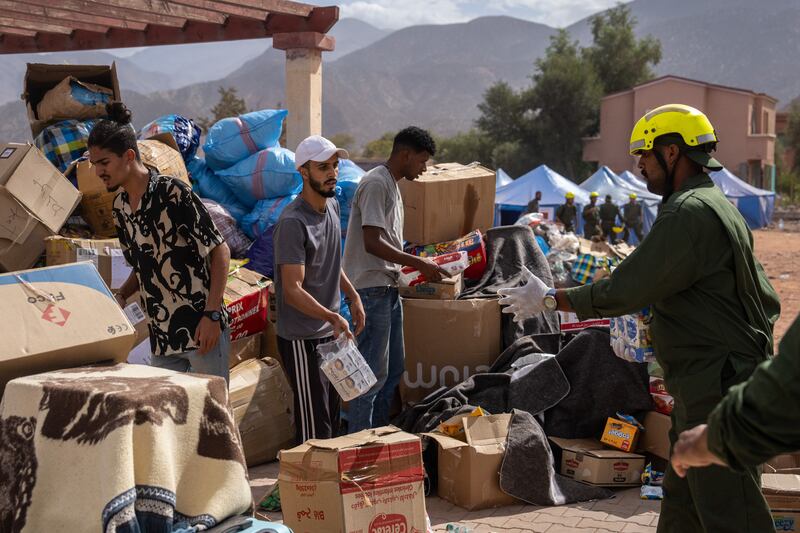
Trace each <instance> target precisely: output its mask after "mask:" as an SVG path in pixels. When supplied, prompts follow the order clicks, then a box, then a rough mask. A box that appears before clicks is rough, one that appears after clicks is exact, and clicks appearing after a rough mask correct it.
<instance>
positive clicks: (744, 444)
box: [708, 317, 800, 471]
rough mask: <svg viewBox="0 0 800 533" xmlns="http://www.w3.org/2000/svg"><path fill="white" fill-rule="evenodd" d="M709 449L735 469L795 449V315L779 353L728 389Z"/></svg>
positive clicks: (799, 384)
mask: <svg viewBox="0 0 800 533" xmlns="http://www.w3.org/2000/svg"><path fill="white" fill-rule="evenodd" d="M708 448H709V449H710V450H711V451H712V452H714V454H715V455H717V456H718V457H721V458H723V459H724V460H725V462H726V463H728V464H729V465H730V466H731V468H733V469H735V470H740V471H741V470H746V469H747V468H748V467H752V466H755V465H759V464H761V463H763V462H764V461H766V460H767V459H769V458H771V457H774V456H776V455H779V454H781V453H787V452H794V451H796V450H800V317H798V318H796V319H795V321H794V323H792V325H791V326H790V327H789V330H788V331H787V332H786V336H784V337H783V340H782V341H781V346H780V353H779V354H778V355H777V356H776V357H775V358H773V359H771V360H770V361H767V362H766V363H763V364H761V365H760V366H759V367H758V368H757V369H756V371H755V372H753V375H752V376H751V377H750V379H749V380H748V381H747V382H746V383H743V384H741V385H736V386H735V387H731V389H730V390H729V391H728V394H727V395H726V396H725V398H724V399H723V400H722V401H721V402H720V403H719V405H717V407H716V409H714V411H713V412H712V413H711V416H710V417H709V418H708Z"/></svg>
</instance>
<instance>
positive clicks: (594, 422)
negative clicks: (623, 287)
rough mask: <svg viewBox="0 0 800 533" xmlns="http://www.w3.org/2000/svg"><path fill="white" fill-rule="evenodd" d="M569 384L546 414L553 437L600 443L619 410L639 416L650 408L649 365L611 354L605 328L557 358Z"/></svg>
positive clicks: (587, 333) (582, 338)
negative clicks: (568, 389)
mask: <svg viewBox="0 0 800 533" xmlns="http://www.w3.org/2000/svg"><path fill="white" fill-rule="evenodd" d="M556 360H557V361H558V364H559V366H560V367H561V368H562V369H563V371H564V374H566V376H567V380H568V381H569V384H570V389H571V390H570V393H569V394H568V395H567V397H566V398H564V399H563V400H561V401H560V402H558V404H557V405H556V406H555V407H553V408H552V409H549V410H548V411H547V412H545V414H544V420H545V423H544V430H545V433H547V434H548V435H549V436H551V437H563V438H567V439H581V438H592V439H597V438H600V435H601V434H602V432H603V428H604V427H605V423H606V418H608V417H609V416H614V414H615V413H616V412H617V411H623V412H625V413H626V414H629V415H633V416H638V415H640V414H643V413H644V412H645V411H650V410H652V409H653V400H652V398H651V397H650V393H649V379H650V378H649V377H648V375H647V365H644V364H640V363H629V362H627V361H624V360H622V359H620V358H619V357H617V356H616V355H614V352H613V350H612V348H611V343H610V338H609V333H608V329H604V328H590V329H586V330H584V331H582V332H580V333H579V334H578V335H577V336H576V337H575V338H574V339H572V341H570V342H569V343H568V344H567V345H566V346H564V348H563V349H562V350H561V351H560V352H559V353H558V355H556Z"/></svg>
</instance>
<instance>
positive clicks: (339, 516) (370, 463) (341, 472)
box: [278, 426, 426, 533]
mask: <svg viewBox="0 0 800 533" xmlns="http://www.w3.org/2000/svg"><path fill="white" fill-rule="evenodd" d="M279 457H280V461H281V465H280V473H279V474H278V485H279V488H280V492H281V506H282V507H283V520H284V524H285V525H287V526H288V527H290V528H291V529H292V531H294V533H384V532H398V533H399V532H407V533H411V532H413V531H417V532H424V531H426V523H425V519H426V513H425V494H424V488H423V468H422V447H421V443H420V439H419V437H417V436H416V435H411V434H409V433H404V432H402V431H400V430H399V429H397V428H395V427H391V426H388V427H382V428H377V429H370V430H365V431H361V432H359V433H354V434H352V435H347V436H344V437H339V438H336V439H326V440H310V441H308V442H306V443H305V444H302V445H300V446H298V447H296V448H292V449H291V450H284V451H282V452H281V453H280V455H279Z"/></svg>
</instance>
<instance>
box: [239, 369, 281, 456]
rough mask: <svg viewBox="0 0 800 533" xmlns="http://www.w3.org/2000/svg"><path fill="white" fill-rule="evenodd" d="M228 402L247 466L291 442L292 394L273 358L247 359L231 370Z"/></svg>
mask: <svg viewBox="0 0 800 533" xmlns="http://www.w3.org/2000/svg"><path fill="white" fill-rule="evenodd" d="M229 390H230V393H229V396H230V402H231V409H232V410H233V418H234V421H235V422H236V426H237V427H238V428H239V434H240V435H241V437H242V446H243V447H244V456H245V460H246V462H247V465H248V466H253V465H258V464H261V463H265V462H267V461H272V460H274V459H275V458H276V457H277V456H278V452H279V451H280V450H283V449H286V448H289V447H290V446H292V445H293V444H294V435H295V427H294V414H293V410H294V393H293V392H292V389H291V387H290V386H289V382H288V381H287V380H286V375H285V374H284V372H283V369H282V368H281V366H280V364H278V362H277V361H276V360H275V359H271V358H269V357H265V358H264V359H250V360H247V361H245V362H243V363H242V364H240V365H236V367H234V368H233V370H231V377H230V387H229Z"/></svg>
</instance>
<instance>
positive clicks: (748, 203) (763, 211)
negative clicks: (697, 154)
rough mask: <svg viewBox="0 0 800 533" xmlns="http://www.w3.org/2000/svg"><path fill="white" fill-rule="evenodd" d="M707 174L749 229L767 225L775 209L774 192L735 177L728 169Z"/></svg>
mask: <svg viewBox="0 0 800 533" xmlns="http://www.w3.org/2000/svg"><path fill="white" fill-rule="evenodd" d="M709 176H711V179H712V180H714V183H716V184H717V187H719V188H720V189H722V192H723V193H725V196H726V197H727V198H728V200H730V201H731V203H732V204H733V205H735V206H736V208H737V209H738V210H739V212H740V213H741V214H742V216H743V217H744V219H745V221H746V222H747V225H748V226H750V228H751V229H758V228H763V227H765V226H767V225H768V224H769V223H770V222H771V221H772V213H773V211H774V210H775V193H774V192H771V191H766V190H764V189H758V188H756V187H753V186H752V185H750V184H749V183H746V182H744V181H742V180H741V179H739V178H737V177H736V176H735V175H733V174H732V173H731V172H729V171H728V169H725V168H723V169H722V170H718V171H716V172H710V173H709Z"/></svg>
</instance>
